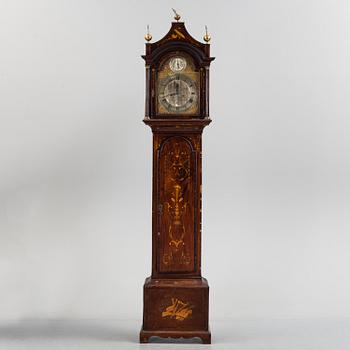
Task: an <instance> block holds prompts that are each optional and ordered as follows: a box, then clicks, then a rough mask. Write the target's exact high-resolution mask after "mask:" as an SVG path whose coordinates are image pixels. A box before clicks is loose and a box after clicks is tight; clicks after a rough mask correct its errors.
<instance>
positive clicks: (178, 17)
mask: <svg viewBox="0 0 350 350" xmlns="http://www.w3.org/2000/svg"><path fill="white" fill-rule="evenodd" d="M172 10H173V11H174V14H175V16H174V19H176V20H177V21H178V22H179V20H180V18H181V16H180V15H179V14H178V13H177V12H176V10H174V9H173V8H172Z"/></svg>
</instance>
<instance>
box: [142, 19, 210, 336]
mask: <svg viewBox="0 0 350 350" xmlns="http://www.w3.org/2000/svg"><path fill="white" fill-rule="evenodd" d="M179 54H180V55H181V54H183V55H187V56H189V57H191V59H192V60H193V62H194V65H195V69H196V71H198V74H199V89H198V92H199V100H198V109H197V112H196V114H195V115H188V114H181V113H179V114H175V113H173V114H169V115H164V114H162V115H159V114H157V90H156V89H157V74H158V69H159V67H160V64H161V62H162V61H164V58H166V57H169V56H171V55H179ZM142 57H143V58H144V60H145V63H146V108H145V118H144V122H145V124H147V125H149V126H150V127H151V129H152V132H153V194H152V275H151V276H150V277H148V278H147V279H146V281H145V284H144V310H143V325H142V329H141V332H140V342H141V343H147V342H148V341H149V338H150V337H151V336H159V337H175V338H179V337H184V338H192V337H199V338H201V339H202V342H203V343H210V342H211V334H210V330H209V325H208V304H209V302H208V300H209V286H208V282H207V280H206V279H205V278H203V277H202V276H201V192H202V183H201V178H202V164H201V162H202V131H203V128H204V127H205V126H207V125H208V124H209V123H210V122H211V120H210V118H209V65H210V62H211V61H212V60H213V59H214V58H213V57H210V45H209V44H203V43H201V42H199V41H197V40H195V39H194V38H193V37H191V36H190V34H189V33H188V32H187V30H186V28H185V25H184V23H183V22H172V26H171V28H170V31H169V32H168V33H167V34H166V35H165V37H163V38H162V39H161V40H159V41H157V42H155V43H146V54H145V55H143V56H142Z"/></svg>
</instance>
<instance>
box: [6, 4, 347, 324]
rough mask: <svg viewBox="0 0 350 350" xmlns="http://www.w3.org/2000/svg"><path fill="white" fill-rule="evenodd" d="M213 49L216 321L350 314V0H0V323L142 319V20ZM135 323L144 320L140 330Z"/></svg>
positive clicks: (147, 194) (206, 269) (147, 212)
mask: <svg viewBox="0 0 350 350" xmlns="http://www.w3.org/2000/svg"><path fill="white" fill-rule="evenodd" d="M171 7H175V8H176V9H177V10H178V11H179V12H180V13H181V14H182V15H183V19H184V21H185V22H186V25H187V28H188V30H189V32H190V33H192V34H193V36H194V37H196V38H198V39H201V38H202V36H203V34H204V25H205V24H207V25H208V28H209V31H210V34H211V35H212V38H213V39H212V54H213V55H214V56H216V57H217V58H216V60H215V61H214V62H213V64H212V69H211V117H212V119H213V123H212V124H211V125H210V126H209V127H208V128H207V129H206V130H205V132H204V135H203V137H204V139H203V144H204V151H203V163H204V164H203V167H204V169H203V171H204V178H203V275H204V276H205V277H207V278H208V280H209V283H210V286H211V294H210V313H211V318H213V319H214V318H215V319H221V318H230V317H232V318H236V317H239V318H253V317H254V318H256V317H258V318H261V317H262V318H265V317H269V318H271V317H279V318H292V317H338V316H350V303H349V295H350V277H349V276H350V274H349V264H350V257H349V245H350V235H349V233H350V215H349V213H350V118H349V116H350V64H349V62H350V24H349V17H350V3H349V1H347V0H343V1H342V0H339V1H333V0H309V1H302V0H293V1H292V0H288V1H280V0H265V1H258V0H249V1H246V0H236V1H223V0H221V1H218V0H217V1H200V2H199V1H191V2H189V1H175V0H174V1H168V0H167V1H164V0H162V1H161V0H157V1H155V0H151V1H136V0H128V1H112V0H104V1H100V0H95V1H93V0H88V1H86V0H84V1H83V0H74V1H72V0H69V1H68V0H50V1H47V0H32V1H25V0H22V1H20V0H2V1H1V2H0V123H1V124H0V125H1V126H0V281H1V282H0V318H2V319H25V318H139V319H140V320H141V317H142V285H143V280H144V278H145V277H146V276H147V275H149V273H150V270H151V131H150V130H149V129H148V128H147V127H146V126H144V125H143V124H142V118H143V111H144V62H143V60H142V59H141V58H140V55H141V54H143V52H144V40H143V36H144V33H145V28H146V24H148V23H149V24H150V27H151V33H152V35H153V37H154V39H155V40H158V39H159V38H161V37H162V36H163V35H165V34H166V32H167V31H168V29H169V28H170V22H171V20H172V13H171V10H170V8H171ZM140 322H141V321H140Z"/></svg>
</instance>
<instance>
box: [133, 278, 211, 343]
mask: <svg viewBox="0 0 350 350" xmlns="http://www.w3.org/2000/svg"><path fill="white" fill-rule="evenodd" d="M208 305H209V285H208V282H207V280H206V279H205V278H202V277H200V278H187V279H176V278H172V279H152V278H150V277H149V278H147V279H146V281H145V284H144V310H143V326H142V330H141V333H140V342H141V343H145V342H148V341H149V338H150V337H152V336H158V337H166V338H167V337H172V338H180V337H183V338H193V337H199V338H201V339H202V342H203V343H205V344H209V343H210V338H211V337H210V331H209V325H208Z"/></svg>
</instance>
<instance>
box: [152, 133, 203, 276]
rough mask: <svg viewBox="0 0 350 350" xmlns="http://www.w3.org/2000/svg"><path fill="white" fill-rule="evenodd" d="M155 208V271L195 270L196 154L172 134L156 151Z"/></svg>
mask: <svg viewBox="0 0 350 350" xmlns="http://www.w3.org/2000/svg"><path fill="white" fill-rule="evenodd" d="M158 162H159V205H160V208H161V210H160V211H159V220H158V225H159V227H158V230H157V231H158V232H159V233H160V236H159V241H158V243H159V246H158V259H157V260H158V263H159V266H158V270H159V272H160V273H171V272H193V271H194V270H195V261H194V260H195V246H196V243H197V242H196V241H195V239H196V235H195V232H196V225H195V224H196V221H195V208H196V205H195V189H196V153H195V151H194V150H193V149H192V145H191V143H190V141H189V140H188V139H186V138H185V137H182V136H172V137H169V138H167V139H165V141H163V144H162V146H161V148H160V151H159V154H158Z"/></svg>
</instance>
